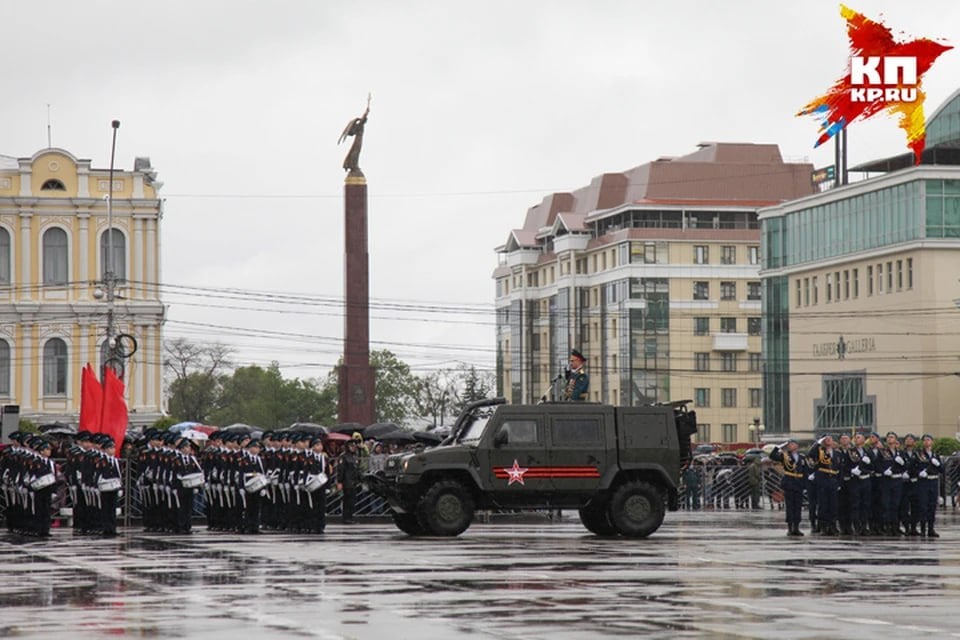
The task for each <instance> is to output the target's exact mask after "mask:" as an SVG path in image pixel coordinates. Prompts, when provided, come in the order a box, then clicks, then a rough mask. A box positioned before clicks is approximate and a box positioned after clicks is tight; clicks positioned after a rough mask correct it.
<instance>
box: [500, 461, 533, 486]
mask: <svg viewBox="0 0 960 640" xmlns="http://www.w3.org/2000/svg"><path fill="white" fill-rule="evenodd" d="M503 470H504V471H506V472H507V477H508V478H510V481H509V482H507V486H508V487H509V486H510V485H512V484H513V483H514V482H519V483H520V484H523V485H525V484H526V483H524V481H523V474H525V473H526V472H527V471H529V469H525V468H523V467H521V466H520V464H519V463H518V462H517V459H516V458H514V459H513V466H512V467H510V468H507V467H504V468H503Z"/></svg>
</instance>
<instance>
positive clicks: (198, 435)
mask: <svg viewBox="0 0 960 640" xmlns="http://www.w3.org/2000/svg"><path fill="white" fill-rule="evenodd" d="M180 437H181V438H186V439H187V440H206V439H207V434H205V433H204V432H202V431H197V430H195V429H187V430H186V431H181V432H180Z"/></svg>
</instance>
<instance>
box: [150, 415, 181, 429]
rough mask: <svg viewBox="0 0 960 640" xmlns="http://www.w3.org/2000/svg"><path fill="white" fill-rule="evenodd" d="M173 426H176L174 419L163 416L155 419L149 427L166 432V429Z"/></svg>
mask: <svg viewBox="0 0 960 640" xmlns="http://www.w3.org/2000/svg"><path fill="white" fill-rule="evenodd" d="M175 424H177V419H176V418H171V417H170V416H164V417H162V418H157V419H156V420H154V421H153V424H151V425H150V426H151V427H153V428H154V429H158V430H160V431H166V430H167V429H169V428H170V427H172V426H173V425H175Z"/></svg>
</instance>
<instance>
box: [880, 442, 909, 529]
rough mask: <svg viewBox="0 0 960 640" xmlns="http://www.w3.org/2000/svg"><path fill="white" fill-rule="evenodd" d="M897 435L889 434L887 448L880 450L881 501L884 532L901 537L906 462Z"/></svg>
mask: <svg viewBox="0 0 960 640" xmlns="http://www.w3.org/2000/svg"><path fill="white" fill-rule="evenodd" d="M899 446H900V442H899V441H898V440H897V434H895V433H894V432H892V431H891V432H889V433H887V446H886V447H884V448H883V449H881V450H880V501H881V502H882V504H883V531H884V533H886V534H887V535H891V536H892V535H900V534H902V533H903V532H902V531H900V526H899V525H898V520H899V516H900V499H901V496H902V495H903V474H904V473H905V472H906V460H905V459H904V458H903V456H902V455H900V450H899Z"/></svg>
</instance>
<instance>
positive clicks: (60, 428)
mask: <svg viewBox="0 0 960 640" xmlns="http://www.w3.org/2000/svg"><path fill="white" fill-rule="evenodd" d="M37 429H39V431H40V433H74V434H75V433H76V432H77V429H76V427H71V426H70V425H68V424H64V423H63V422H49V423H47V424H42V425H40V426H39V427H37Z"/></svg>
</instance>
